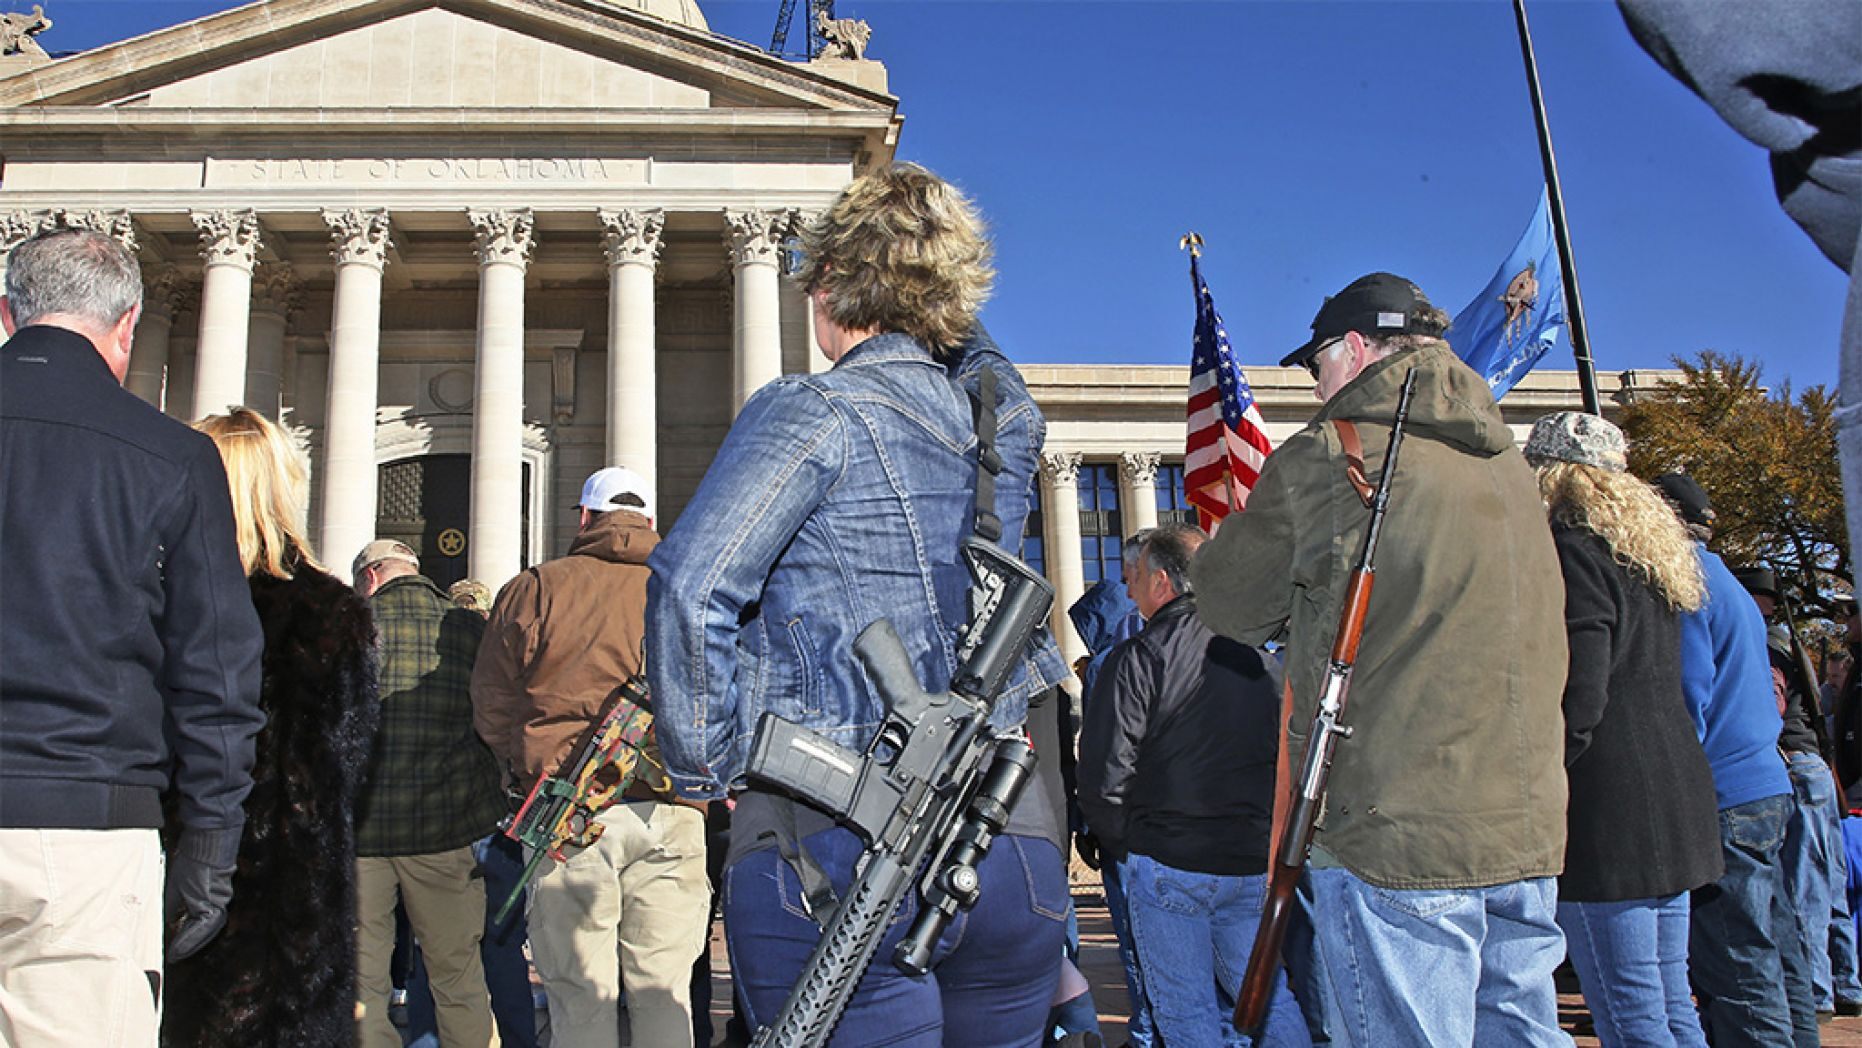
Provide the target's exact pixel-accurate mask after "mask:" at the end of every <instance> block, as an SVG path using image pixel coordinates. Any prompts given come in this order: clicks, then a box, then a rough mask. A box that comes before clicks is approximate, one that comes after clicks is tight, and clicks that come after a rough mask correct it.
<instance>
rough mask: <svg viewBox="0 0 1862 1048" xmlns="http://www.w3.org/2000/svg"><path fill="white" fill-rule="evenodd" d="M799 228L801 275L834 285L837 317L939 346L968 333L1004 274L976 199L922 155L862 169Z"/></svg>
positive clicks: (854, 326)
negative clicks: (993, 260)
mask: <svg viewBox="0 0 1862 1048" xmlns="http://www.w3.org/2000/svg"><path fill="white" fill-rule="evenodd" d="M800 236H801V241H802V256H803V257H802V263H801V266H800V267H799V268H798V269H797V271H796V279H797V281H799V282H800V283H801V285H802V287H803V288H805V289H807V290H808V292H809V293H811V294H812V293H814V292H815V291H822V290H825V291H826V292H827V311H828V316H829V317H830V318H831V319H832V320H833V321H834V323H836V324H839V325H840V326H841V327H844V328H846V329H847V330H849V331H865V330H877V331H881V332H888V331H896V332H901V333H903V334H906V335H910V336H911V337H913V338H915V339H917V340H918V341H919V342H921V343H923V344H924V345H925V346H926V347H927V348H928V349H930V350H931V351H932V352H933V353H935V354H938V355H940V356H942V355H944V354H946V353H947V352H948V351H949V350H951V349H952V348H954V347H956V346H957V345H958V344H959V343H961V342H962V341H963V340H964V339H965V338H968V337H969V335H970V331H971V329H972V328H974V327H975V325H976V314H977V312H978V311H979V310H981V309H982V308H983V303H984V302H985V301H986V300H988V298H989V289H990V286H991V285H992V284H993V283H994V282H995V278H996V273H995V270H994V269H992V268H991V267H990V264H989V261H990V256H991V254H992V251H991V248H990V246H989V240H988V237H987V236H986V235H985V233H984V228H983V220H982V218H981V217H980V216H979V215H978V214H977V213H976V208H975V206H974V205H973V204H971V203H970V201H969V198H967V197H965V196H964V195H963V193H962V192H961V191H959V190H958V189H957V188H956V187H955V186H953V185H951V184H950V183H948V182H946V181H944V180H943V179H941V178H939V177H937V176H936V175H934V174H932V173H931V172H929V171H927V170H925V169H924V168H922V167H919V166H918V165H917V164H896V165H894V166H892V167H890V168H887V169H886V170H884V171H880V172H878V173H875V174H871V175H863V176H861V177H860V178H857V179H854V181H853V183H852V184H850V185H849V186H848V187H847V188H846V190H845V191H844V192H842V193H841V195H840V199H839V200H836V201H835V202H834V205H833V206H832V207H830V208H828V209H827V210H826V211H823V212H821V213H820V214H819V215H817V216H816V217H815V218H814V220H813V221H811V222H809V223H807V224H806V225H805V226H803V227H802V229H801V231H800Z"/></svg>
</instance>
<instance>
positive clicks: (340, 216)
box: [323, 207, 393, 269]
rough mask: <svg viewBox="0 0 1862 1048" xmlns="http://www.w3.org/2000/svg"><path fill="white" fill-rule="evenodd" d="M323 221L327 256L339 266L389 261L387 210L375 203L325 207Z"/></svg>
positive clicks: (378, 264) (380, 265)
mask: <svg viewBox="0 0 1862 1048" xmlns="http://www.w3.org/2000/svg"><path fill="white" fill-rule="evenodd" d="M323 221H324V224H326V225H328V226H329V227H330V258H331V259H333V260H334V261H335V262H336V264H337V265H338V266H351V265H360V266H370V267H372V268H375V269H382V268H385V267H386V266H387V265H388V249H389V248H390V247H392V246H393V244H392V242H391V241H390V240H389V238H388V228H389V221H388V212H387V211H386V210H384V209H382V208H378V207H367V208H365V207H352V208H349V209H347V210H344V211H336V210H326V211H324V212H323Z"/></svg>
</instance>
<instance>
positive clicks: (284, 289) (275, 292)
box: [252, 262, 304, 317]
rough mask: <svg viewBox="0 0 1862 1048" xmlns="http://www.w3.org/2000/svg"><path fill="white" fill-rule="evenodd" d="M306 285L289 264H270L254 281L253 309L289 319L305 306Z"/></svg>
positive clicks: (261, 270) (263, 268) (262, 269)
mask: <svg viewBox="0 0 1862 1048" xmlns="http://www.w3.org/2000/svg"><path fill="white" fill-rule="evenodd" d="M303 300H304V284H303V281H300V280H299V279H298V278H297V271H296V270H295V269H293V268H292V267H291V263H289V262H275V263H272V262H268V263H266V264H265V265H264V266H263V267H261V268H260V269H259V272H258V275H257V276H255V277H254V278H253V280H252V308H253V309H255V310H259V311H262V312H266V313H276V314H278V315H279V316H282V317H288V316H290V315H291V314H292V313H294V312H296V311H297V309H298V307H299V306H300V305H302V304H303Z"/></svg>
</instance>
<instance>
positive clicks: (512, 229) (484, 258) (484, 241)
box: [466, 207, 537, 269]
mask: <svg viewBox="0 0 1862 1048" xmlns="http://www.w3.org/2000/svg"><path fill="white" fill-rule="evenodd" d="M466 219H467V220H468V221H470V222H471V223H472V247H473V250H475V251H476V252H478V264H479V265H481V266H489V265H491V264H492V263H494V262H504V263H507V264H509V265H513V266H516V267H518V268H519V269H523V268H525V267H526V266H528V265H529V264H530V249H531V248H532V247H533V246H534V244H535V240H534V236H533V234H534V233H535V232H536V226H537V221H536V216H535V215H534V214H532V213H531V211H530V209H529V208H527V207H522V208H509V209H500V210H493V211H467V212H466Z"/></svg>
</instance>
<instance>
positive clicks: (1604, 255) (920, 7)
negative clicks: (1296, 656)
mask: <svg viewBox="0 0 1862 1048" xmlns="http://www.w3.org/2000/svg"><path fill="white" fill-rule="evenodd" d="M32 2H33V0H0V10H7V11H12V10H21V11H23V10H26V9H29V8H30V7H31V4H32ZM38 2H42V3H44V4H45V6H46V7H47V8H48V11H47V13H48V14H49V15H50V16H51V17H52V18H53V19H54V21H55V22H56V25H55V26H54V28H53V29H52V30H51V31H50V32H49V33H47V34H45V35H44V36H43V37H41V38H40V40H41V42H42V43H43V44H44V45H45V46H46V47H47V48H48V49H49V50H52V51H54V52H58V51H75V50H83V49H87V48H91V47H96V46H99V45H102V44H106V43H110V42H113V41H116V40H120V39H124V38H127V37H130V36H134V35H138V34H140V33H143V32H147V31H149V30H152V29H157V28H161V27H163V26H166V25H171V24H175V23H178V22H182V21H186V20H188V19H190V18H194V17H198V16H200V15H202V14H206V13H209V12H212V11H216V10H221V9H225V8H230V7H234V6H237V4H235V3H233V2H230V0H38ZM700 2H701V5H702V6H703V8H704V11H705V13H706V16H707V18H708V19H709V20H710V22H711V26H712V28H713V29H714V30H715V31H717V32H719V33H722V34H724V35H726V36H730V37H734V38H736V39H739V40H745V41H748V42H751V43H754V44H758V45H765V44H767V43H768V42H769V36H770V31H771V29H772V28H773V27H774V23H775V16H776V11H777V9H778V7H779V3H778V0H700ZM1530 2H1531V7H1530V8H1529V13H1530V16H1531V18H1532V28H1533V35H1534V42H1535V44H1536V46H1537V49H1538V54H1539V63H1540V72H1541V76H1542V78H1543V82H1544V85H1545V91H1546V99H1547V107H1548V109H1549V110H1550V113H1551V120H1552V134H1553V139H1554V143H1555V145H1556V147H1557V149H1558V155H1559V163H1560V172H1561V175H1562V178H1563V181H1564V188H1565V198H1566V207H1567V210H1568V212H1569V214H1570V219H1571V224H1572V238H1573V242H1574V245H1575V249H1576V253H1577V259H1578V266H1579V270H1578V272H1579V278H1580V282H1581V287H1582V291H1583V296H1584V305H1585V307H1586V313H1587V317H1588V319H1589V322H1590V329H1591V340H1592V347H1593V351H1594V353H1595V355H1596V358H1597V362H1598V366H1599V367H1603V368H1618V367H1663V366H1666V365H1667V362H1668V359H1669V358H1670V357H1671V356H1672V355H1674V354H1687V355H1691V354H1693V353H1694V352H1696V351H1698V350H1701V349H1707V348H1711V349H1717V350H1720V351H1722V352H1727V353H1737V354H1741V355H1744V356H1747V357H1749V358H1754V359H1758V360H1760V361H1761V362H1762V363H1763V364H1764V366H1765V377H1766V379H1767V381H1769V382H1772V383H1774V384H1775V383H1778V382H1781V381H1784V380H1787V379H1788V380H1790V381H1792V382H1793V383H1794V384H1796V385H1798V386H1800V387H1801V386H1804V385H1809V384H1812V383H1825V384H1833V382H1834V378H1835V373H1836V350H1835V346H1836V340H1837V331H1838V327H1839V324H1840V316H1841V309H1842V297H1843V292H1844V288H1845V287H1846V280H1845V278H1844V277H1843V276H1842V274H1841V273H1840V271H1839V270H1837V268H1836V267H1835V266H1833V265H1831V264H1830V263H1829V262H1828V261H1827V260H1825V259H1824V258H1823V256H1822V255H1821V254H1819V253H1818V252H1817V251H1816V249H1815V248H1814V247H1813V246H1812V245H1811V243H1810V241H1809V240H1808V239H1807V238H1806V237H1805V236H1804V235H1803V234H1802V233H1801V232H1800V231H1799V230H1798V229H1797V227H1796V226H1794V225H1793V224H1792V223H1791V222H1790V220H1789V219H1787V218H1786V217H1785V216H1784V214H1783V212H1781V211H1780V210H1779V208H1778V206H1777V203H1776V200H1775V198H1774V197H1773V194H1772V189H1771V183H1770V176H1769V173H1768V170H1767V165H1766V158H1765V155H1764V154H1763V153H1762V152H1761V151H1760V150H1759V149H1758V148H1757V147H1755V146H1752V145H1750V144H1749V143H1747V142H1745V141H1744V140H1743V139H1741V138H1740V137H1739V136H1737V135H1736V134H1734V133H1733V132H1732V131H1731V130H1730V129H1728V128H1727V127H1726V126H1725V125H1723V124H1722V123H1721V122H1720V120H1719V119H1718V117H1716V116H1715V115H1714V114H1713V113H1712V112H1711V111H1710V110H1709V109H1708V108H1707V107H1706V105H1705V104H1703V103H1702V102H1700V101H1699V100H1698V99H1697V98H1695V97H1694V96H1693V95H1692V94H1690V93H1689V92H1687V91H1686V90H1685V89H1684V88H1683V87H1681V85H1680V84H1679V83H1677V82H1675V81H1674V80H1672V79H1671V78H1670V77H1669V76H1668V75H1667V74H1666V73H1665V72H1663V71H1662V70H1661V69H1660V68H1658V67H1657V66H1656V65H1655V64H1654V62H1653V61H1651V60H1650V59H1649V58H1648V57H1647V56H1646V55H1644V54H1643V53H1642V51H1641V50H1640V49H1639V48H1638V47H1637V46H1636V45H1635V43H1634V41H1632V40H1631V39H1630V37H1629V34H1628V31H1627V30H1626V29H1625V28H1624V26H1623V22H1622V19H1621V17H1620V16H1619V15H1618V14H1617V11H1616V8H1615V6H1614V4H1610V3H1604V2H1598V0H1530ZM797 6H798V7H804V6H805V4H804V3H802V0H798V2H797ZM837 7H838V13H839V14H841V15H842V16H844V17H845V16H854V17H860V18H864V19H866V20H867V21H868V22H870V23H871V24H872V27H873V40H872V44H871V46H870V48H869V51H868V53H869V55H870V56H871V57H874V58H877V59H879V60H881V61H883V62H885V63H886V65H887V67H888V69H889V70H890V72H891V77H892V81H891V82H892V89H893V93H895V94H897V95H898V96H899V97H900V98H901V100H902V101H901V108H902V111H903V113H904V114H905V130H904V135H903V138H902V140H901V145H900V150H899V156H900V158H901V159H905V160H914V161H917V162H919V163H923V164H925V165H926V166H928V167H930V168H932V169H933V170H935V171H937V172H939V173H940V174H942V175H944V176H945V177H947V178H950V179H951V180H953V181H955V182H957V183H959V184H961V185H962V186H964V187H965V188H966V189H967V190H968V191H969V192H970V193H971V194H972V195H973V196H974V197H975V198H976V199H977V201H978V202H979V203H980V204H981V206H982V208H983V210H984V211H985V213H986V214H987V215H988V217H989V219H990V222H991V224H992V226H993V229H994V231H995V235H996V241H997V249H998V265H999V269H1000V272H1001V277H1000V281H999V284H998V287H997V293H996V297H995V300H994V301H993V302H992V303H991V304H990V306H989V307H988V310H987V312H986V314H985V317H986V319H987V321H988V323H989V324H990V327H991V328H992V330H993V331H994V332H995V334H996V335H997V337H998V339H999V340H1000V341H1002V343H1003V344H1004V345H1005V347H1007V348H1008V350H1009V352H1010V353H1011V354H1012V355H1014V356H1016V357H1017V358H1018V359H1021V360H1024V361H1037V362H1103V363H1176V364H1184V363H1187V362H1188V358H1189V346H1190V329H1191V324H1192V320H1193V315H1194V314H1193V310H1192V302H1191V297H1190V288H1189V279H1188V263H1187V260H1186V259H1185V258H1184V256H1183V255H1182V254H1181V253H1180V252H1179V251H1178V249H1177V238H1178V237H1179V236H1180V235H1181V234H1182V233H1183V232H1184V231H1185V230H1189V229H1195V230H1197V231H1199V232H1201V233H1202V234H1203V236H1204V237H1205V239H1206V240H1207V241H1208V247H1207V251H1206V254H1205V256H1204V264H1205V270H1204V271H1205V274H1206V275H1207V277H1208V279H1209V281H1210V285H1211V288H1212V289H1213V291H1214V294H1215V297H1216V302H1217V304H1218V306H1219V307H1220V308H1221V309H1222V311H1223V314H1224V317H1225V319H1226V320H1227V322H1228V329H1229V331H1230V333H1231V335H1232V336H1233V338H1234V340H1235V350H1236V353H1237V356H1238V357H1239V358H1240V359H1241V360H1242V362H1243V363H1245V364H1271V363H1274V362H1276V361H1277V360H1278V359H1279V358H1280V356H1281V355H1282V354H1283V353H1285V352H1286V351H1287V350H1288V349H1290V348H1291V347H1293V346H1295V345H1297V344H1299V343H1300V342H1302V341H1304V339H1305V338H1306V334H1307V330H1306V329H1307V326H1308V325H1309V324H1310V323H1311V320H1312V315H1313V313H1314V311H1315V310H1316V309H1317V308H1318V306H1319V302H1320V300H1321V299H1322V298H1323V296H1324V295H1326V294H1328V293H1330V292H1332V291H1335V290H1337V289H1338V288H1339V287H1341V286H1343V285H1344V284H1345V283H1346V282H1348V281H1350V280H1351V279H1353V278H1354V277H1357V276H1359V275H1360V274H1362V273H1365V272H1369V271H1371V270H1374V269H1388V270H1391V271H1394V272H1397V273H1401V274H1403V275H1405V276H1408V277H1410V278H1411V279H1413V280H1415V281H1416V282H1417V283H1418V284H1420V285H1421V286H1422V288H1423V289H1424V290H1425V291H1426V292H1427V293H1428V294H1429V295H1430V297H1431V298H1433V299H1434V300H1435V301H1436V303H1437V304H1438V305H1441V306H1442V307H1443V308H1445V309H1447V310H1449V312H1451V313H1453V312H1457V311H1459V310H1460V308H1461V307H1462V306H1463V305H1465V304H1466V303H1467V301H1468V299H1469V298H1470V297H1472V296H1473V295H1474V294H1475V293H1476V292H1477V291H1479V290H1480V288H1481V287H1482V285H1483V284H1485V282H1486V281H1487V279H1488V277H1489V276H1491V275H1492V272H1493V269H1494V267H1495V266H1497V265H1498V263H1499V261H1500V259H1501V258H1502V257H1503V256H1504V255H1505V253H1506V252H1507V251H1508V249H1509V248H1511V246H1512V244H1513V241H1514V239H1515V238H1516V237H1517V236H1518V235H1519V233H1520V231H1521V230H1522V229H1523V228H1524V226H1525V223H1526V220H1527V219H1528V217H1530V214H1531V211H1532V207H1533V204H1534V202H1535V200H1536V197H1537V194H1538V191H1539V183H1540V168H1539V157H1538V149H1537V143H1536V140H1535V137H1534V131H1533V124H1532V116H1531V111H1530V108H1529V105H1528V102H1527V96H1526V85H1525V76H1524V73H1523V72H1522V68H1521V63H1520V57H1519V48H1518V44H1517V39H1516V36H1515V34H1514V29H1513V18H1512V13H1511V8H1510V6H1509V4H1508V3H1507V2H1505V0H1460V2H1424V0H1402V2H1398V0H1388V2H1380V3H1349V2H1305V3H1295V2H1274V3H1270V2H1225V0H1205V2H1192V3H1171V2H1161V0H1143V2H1139V0H1123V2H1110V0H1108V2H1087V0H1048V2H1015V0H993V2H987V3H984V2H958V0H839V3H838V5H837ZM799 35H800V27H799V26H798V27H797V32H796V33H795V34H792V36H794V37H799ZM1542 366H1547V367H1565V368H1568V367H1570V366H1571V356H1570V350H1569V345H1568V342H1563V341H1561V343H1560V346H1559V348H1558V349H1557V350H1554V352H1553V354H1552V355H1551V356H1549V357H1547V359H1546V361H1545V363H1544V364H1543V365H1542Z"/></svg>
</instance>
